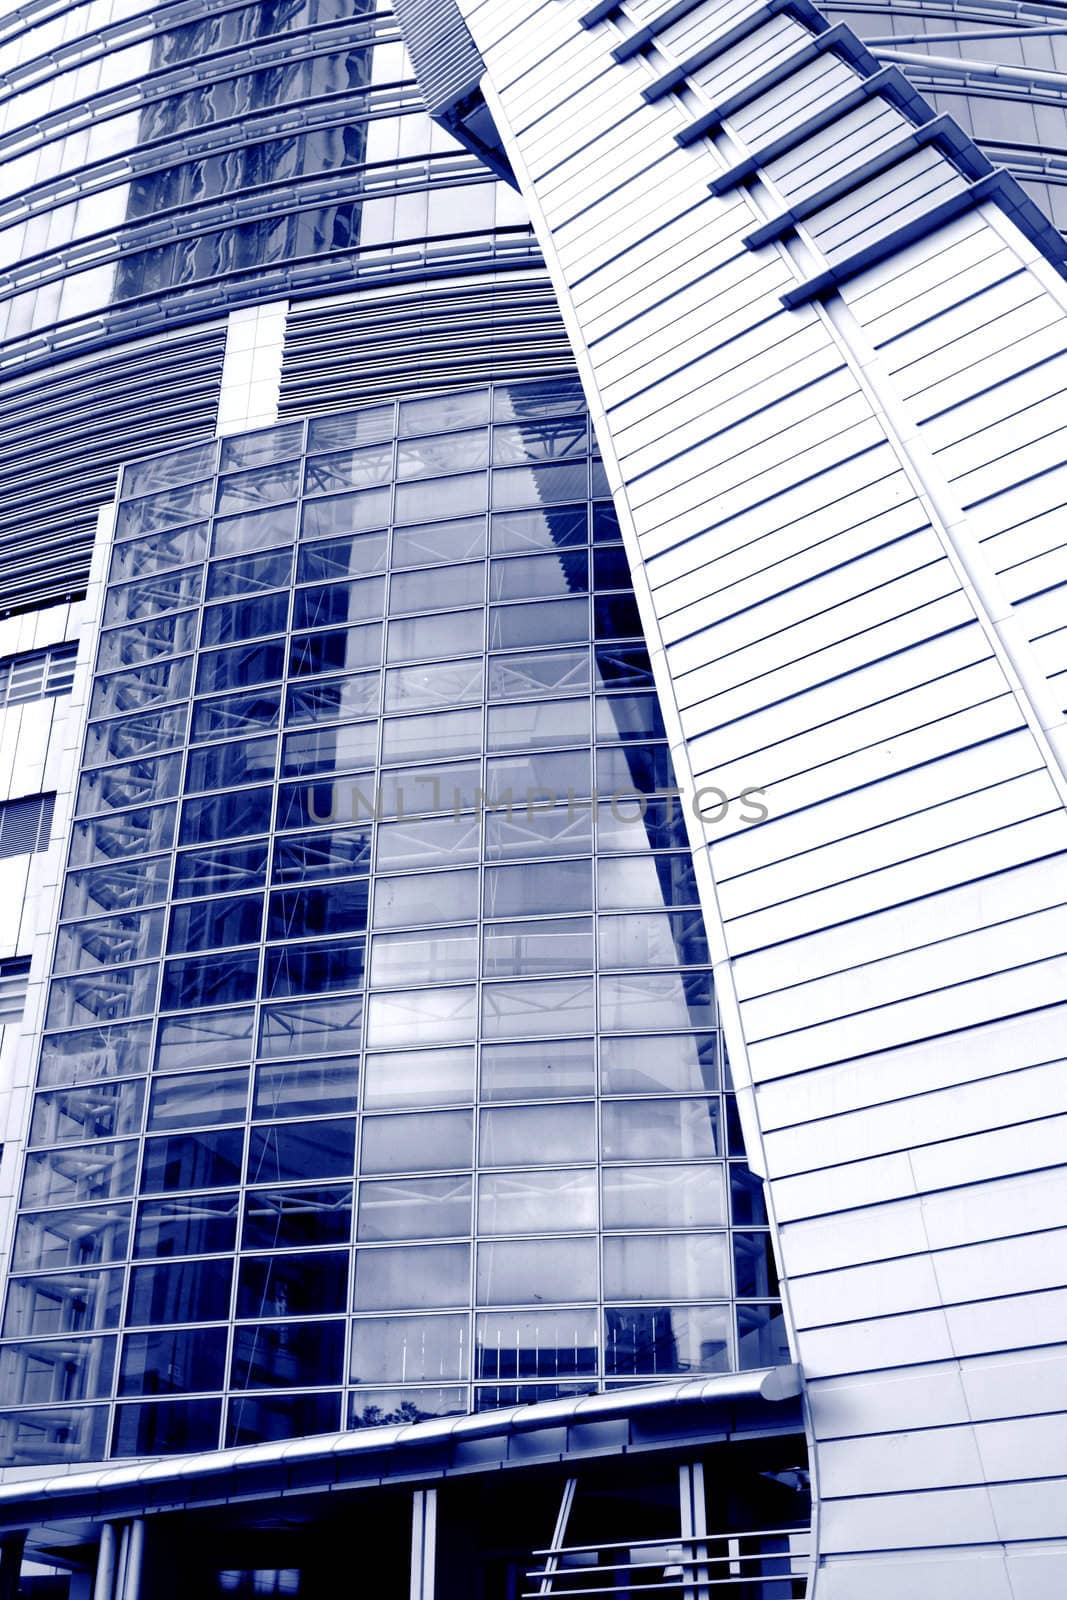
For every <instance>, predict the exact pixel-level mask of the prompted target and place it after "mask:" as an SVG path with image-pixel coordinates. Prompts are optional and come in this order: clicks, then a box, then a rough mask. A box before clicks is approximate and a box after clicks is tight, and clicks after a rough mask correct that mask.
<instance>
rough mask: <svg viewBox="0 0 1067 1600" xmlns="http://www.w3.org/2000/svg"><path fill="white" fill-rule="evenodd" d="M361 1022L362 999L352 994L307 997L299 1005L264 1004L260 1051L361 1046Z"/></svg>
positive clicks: (279, 1052) (278, 1052)
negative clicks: (316, 998) (335, 996)
mask: <svg viewBox="0 0 1067 1600" xmlns="http://www.w3.org/2000/svg"><path fill="white" fill-rule="evenodd" d="M362 1023H363V1003H362V1001H361V1000H360V999H359V997H358V996H353V995H347V996H345V997H344V998H343V999H340V1000H304V1001H302V1002H301V1003H300V1004H299V1005H289V1006H264V1007H263V1010H262V1012H261V1020H260V1038H259V1053H260V1055H263V1056H293V1055H312V1054H314V1055H320V1054H325V1053H326V1052H337V1053H338V1054H344V1053H345V1052H346V1051H348V1050H358V1049H359V1046H360V1043H361V1039H362V1033H363V1026H362Z"/></svg>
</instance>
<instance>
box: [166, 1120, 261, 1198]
mask: <svg viewBox="0 0 1067 1600" xmlns="http://www.w3.org/2000/svg"><path fill="white" fill-rule="evenodd" d="M243 1148H244V1134H243V1133H242V1132H241V1131H240V1130H239V1129H229V1128H227V1129H225V1130H221V1131H219V1132H210V1133H185V1134H174V1135H166V1136H162V1137H159V1138H155V1139H148V1140H146V1141H145V1152H144V1166H143V1169H142V1172H141V1189H142V1191H143V1192H144V1193H146V1194H150V1193H152V1192H153V1191H157V1192H158V1191H161V1190H169V1189H221V1188H223V1187H224V1186H225V1185H226V1184H228V1183H234V1182H236V1181H237V1180H238V1179H239V1178H240V1176H241V1153H242V1150H243Z"/></svg>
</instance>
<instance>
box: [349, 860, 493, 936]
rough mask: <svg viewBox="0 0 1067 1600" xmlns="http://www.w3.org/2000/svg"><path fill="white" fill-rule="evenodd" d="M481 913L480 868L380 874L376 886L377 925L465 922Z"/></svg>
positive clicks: (408, 925) (375, 908) (406, 925)
mask: <svg viewBox="0 0 1067 1600" xmlns="http://www.w3.org/2000/svg"><path fill="white" fill-rule="evenodd" d="M477 915H478V874H477V873H476V872H420V873H417V874H416V875H414V876H412V877H406V878H379V879H378V882H377V883H376V884H375V887H374V926H375V927H376V928H403V927H417V926H418V925H419V924H420V923H427V922H462V921H465V920H470V919H471V918H473V917H476V916H477Z"/></svg>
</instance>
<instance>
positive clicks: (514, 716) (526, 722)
mask: <svg viewBox="0 0 1067 1600" xmlns="http://www.w3.org/2000/svg"><path fill="white" fill-rule="evenodd" d="M486 737H487V748H488V749H490V750H537V749H544V748H546V747H548V746H550V745H560V744H588V743H589V707H588V705H587V704H586V702H585V701H584V700H563V701H559V700H553V701H551V702H545V701H540V702H537V703H536V704H529V705H513V706H490V708H489V715H488V719H487V735H486Z"/></svg>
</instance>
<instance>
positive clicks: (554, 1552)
mask: <svg viewBox="0 0 1067 1600" xmlns="http://www.w3.org/2000/svg"><path fill="white" fill-rule="evenodd" d="M810 1532H811V1529H810V1527H809V1525H808V1524H807V1523H804V1522H801V1523H795V1524H794V1525H793V1526H792V1527H790V1528H729V1529H726V1530H724V1531H723V1532H721V1533H690V1534H684V1533H667V1534H661V1535H660V1536H659V1538H656V1539H618V1540H616V1541H615V1542H614V1543H611V1542H610V1541H608V1540H604V1541H603V1542H602V1543H599V1544H568V1545H557V1546H555V1547H554V1548H551V1549H547V1550H532V1551H531V1552H530V1553H531V1555H535V1556H560V1555H578V1554H581V1553H582V1552H584V1551H586V1550H589V1551H592V1552H594V1553H595V1552H596V1551H598V1550H640V1549H642V1548H650V1547H652V1546H656V1547H659V1546H661V1545H665V1544H709V1543H712V1542H714V1541H715V1540H716V1539H778V1538H781V1537H783V1535H785V1534H792V1533H810Z"/></svg>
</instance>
